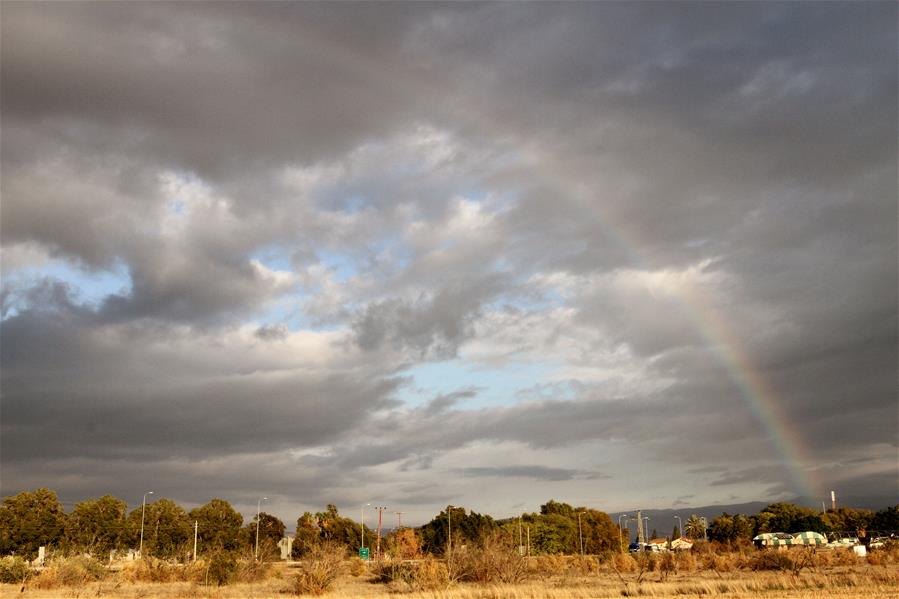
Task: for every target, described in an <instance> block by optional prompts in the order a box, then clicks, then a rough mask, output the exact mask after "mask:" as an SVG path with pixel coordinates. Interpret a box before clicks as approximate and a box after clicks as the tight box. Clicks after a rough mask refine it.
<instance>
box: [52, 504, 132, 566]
mask: <svg viewBox="0 0 899 599" xmlns="http://www.w3.org/2000/svg"><path fill="white" fill-rule="evenodd" d="M127 513H128V504H127V503H125V502H124V501H122V500H121V499H119V498H117V497H113V496H112V495H104V496H103V497H100V498H99V499H88V500H86V501H82V502H81V503H79V504H77V505H76V506H75V509H74V510H72V513H71V514H70V515H69V518H68V523H67V525H66V541H67V543H68V545H69V546H70V547H72V548H73V549H76V550H77V551H79V552H81V551H86V552H89V553H91V554H94V555H98V556H100V557H102V555H103V554H104V553H108V552H109V551H110V550H112V549H116V548H118V547H119V544H120V542H121V541H122V540H123V539H125V538H127V536H128V535H127V532H128V531H127V529H126V518H127Z"/></svg>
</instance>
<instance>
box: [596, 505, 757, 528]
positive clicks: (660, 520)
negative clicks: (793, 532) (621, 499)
mask: <svg viewBox="0 0 899 599" xmlns="http://www.w3.org/2000/svg"><path fill="white" fill-rule="evenodd" d="M770 503H771V502H769V501H751V502H749V503H734V504H730V505H703V506H698V507H683V508H671V509H661V510H652V509H647V510H641V512H642V515H643V517H644V518H645V517H646V516H649V522H647V523H646V528H647V529H648V530H647V534H649V533H650V532H652V530H653V529H656V530H657V531H658V533H659V536H662V537H665V536H668V535H670V534H671V531H672V530H673V529H674V527H675V526H677V520H675V519H674V517H675V516H680V518H681V521H682V522H686V521H687V518H689V517H690V516H692V515H693V514H696V515H697V516H705V517H706V519H707V520H708V521H709V522H711V521H712V519H713V518H715V517H716V516H720V515H721V513H722V512H727V513H728V514H746V515H747V516H751V515H753V514H757V513H758V512H760V511H761V510H762V509H763V508H765V507H766V506H768V505H769V504H770ZM622 514H628V515H629V516H633V515H634V512H633V511H629V512H614V513H610V514H609V516H611V517H612V522H618V516H620V515H622ZM630 528H631V531H633V530H635V524H631V525H630Z"/></svg>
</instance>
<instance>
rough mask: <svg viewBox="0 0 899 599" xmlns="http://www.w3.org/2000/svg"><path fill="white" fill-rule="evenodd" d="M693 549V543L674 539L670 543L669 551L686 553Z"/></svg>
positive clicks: (682, 538)
mask: <svg viewBox="0 0 899 599" xmlns="http://www.w3.org/2000/svg"><path fill="white" fill-rule="evenodd" d="M692 548H693V543H691V542H690V541H688V540H687V539H686V538H684V537H680V538H678V539H674V540H673V541H671V550H672V551H687V550H689V549H692Z"/></svg>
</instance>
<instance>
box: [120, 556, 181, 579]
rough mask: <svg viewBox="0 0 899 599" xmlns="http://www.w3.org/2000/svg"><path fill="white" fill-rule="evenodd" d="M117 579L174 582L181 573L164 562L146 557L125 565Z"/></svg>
mask: <svg viewBox="0 0 899 599" xmlns="http://www.w3.org/2000/svg"><path fill="white" fill-rule="evenodd" d="M119 577H120V578H122V579H123V580H126V581H128V582H174V581H176V580H179V579H180V578H181V572H180V571H178V569H177V568H176V567H175V566H174V565H172V564H170V563H168V562H166V561H163V560H161V559H157V558H155V557H148V558H144V559H141V560H136V561H133V562H128V563H127V564H125V567H124V568H122V571H121V573H120V574H119Z"/></svg>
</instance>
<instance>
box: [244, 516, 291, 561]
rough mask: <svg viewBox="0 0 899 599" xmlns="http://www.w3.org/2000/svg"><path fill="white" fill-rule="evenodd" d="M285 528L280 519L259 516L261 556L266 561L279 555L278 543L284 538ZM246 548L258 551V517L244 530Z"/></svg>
mask: <svg viewBox="0 0 899 599" xmlns="http://www.w3.org/2000/svg"><path fill="white" fill-rule="evenodd" d="M285 530H287V527H286V526H284V522H282V521H281V520H280V519H279V518H277V517H275V516H272V515H271V514H266V513H265V512H261V513H260V514H259V555H260V556H264V557H265V558H266V559H270V558H271V557H273V556H275V555H277V550H278V543H279V542H280V541H281V539H283V538H284V531H285ZM243 537H244V546H245V547H246V548H247V549H248V550H249V551H254V552H255V549H256V517H255V516H254V517H253V519H252V520H250V521H249V522H248V523H247V525H246V526H245V527H244V529H243Z"/></svg>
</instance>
